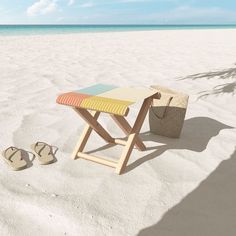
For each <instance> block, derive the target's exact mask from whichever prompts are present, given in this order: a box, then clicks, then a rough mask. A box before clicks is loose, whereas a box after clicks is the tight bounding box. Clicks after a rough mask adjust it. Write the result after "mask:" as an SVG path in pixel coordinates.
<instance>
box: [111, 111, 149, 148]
mask: <svg viewBox="0 0 236 236" xmlns="http://www.w3.org/2000/svg"><path fill="white" fill-rule="evenodd" d="M111 118H112V119H113V120H114V121H115V123H116V124H117V125H118V126H119V127H120V128H121V129H122V130H123V132H124V133H125V134H126V135H129V134H130V132H131V130H132V127H131V126H130V125H129V123H128V121H127V120H126V119H125V118H124V117H123V116H118V115H111ZM135 146H136V147H137V149H138V150H139V151H145V150H146V146H145V145H144V143H143V141H142V140H141V139H140V138H139V136H138V137H137V138H136V143H135Z"/></svg>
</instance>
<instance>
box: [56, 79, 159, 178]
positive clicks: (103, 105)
mask: <svg viewBox="0 0 236 236" xmlns="http://www.w3.org/2000/svg"><path fill="white" fill-rule="evenodd" d="M154 98H155V99H158V98H160V94H159V93H157V92H156V90H154V89H150V88H117V87H115V86H112V85H104V84H97V85H94V86H91V87H88V88H85V89H81V90H78V91H73V92H70V93H65V94H61V95H59V97H58V98H57V103H59V104H63V105H68V106H72V107H73V109H74V110H75V111H76V112H77V113H78V114H79V115H80V116H81V117H82V118H83V119H84V120H85V121H86V123H87V125H86V127H85V128H84V130H83V133H82V135H81V137H80V139H79V141H78V143H77V145H76V147H75V148H74V151H73V153H72V158H73V159H76V158H83V159H86V160H90V161H93V162H96V163H100V164H103V165H106V166H110V167H113V168H115V172H116V173H117V174H121V173H122V172H123V171H124V169H125V167H126V164H127V162H128V160H129V157H130V155H131V152H132V150H133V148H134V146H136V147H137V149H138V150H140V151H144V150H146V147H145V145H144V143H143V142H142V140H141V139H140V137H139V132H140V129H141V127H142V124H143V122H144V119H145V117H146V115H147V112H148V110H149V107H150V105H151V103H152V100H153V99H154ZM140 99H142V100H143V104H142V106H141V108H140V110H139V113H138V116H137V118H136V120H135V123H134V125H133V127H131V126H130V125H129V123H128V121H127V120H126V119H125V116H127V114H128V112H129V106H130V105H132V104H134V103H135V102H136V101H138V100H140ZM89 110H90V111H91V112H89ZM101 112H104V113H108V114H109V115H110V116H111V118H112V119H113V120H114V121H115V123H116V124H117V125H118V126H119V127H120V128H121V129H122V130H123V132H124V133H125V134H126V135H127V141H124V140H121V139H115V138H113V137H112V136H111V135H110V134H109V133H108V132H107V131H106V130H105V129H104V128H103V127H102V125H101V124H100V123H99V122H98V121H97V119H98V117H99V114H100V113H101ZM92 130H94V131H95V132H96V133H97V134H98V135H99V136H101V137H102V138H103V139H104V140H105V141H106V142H107V143H113V144H119V145H123V146H124V148H123V152H122V154H121V157H120V159H119V160H118V161H114V160H111V159H105V158H102V157H97V156H93V155H90V154H88V153H85V152H83V150H84V148H85V145H86V143H87V141H88V139H89V136H90V134H91V132H92Z"/></svg>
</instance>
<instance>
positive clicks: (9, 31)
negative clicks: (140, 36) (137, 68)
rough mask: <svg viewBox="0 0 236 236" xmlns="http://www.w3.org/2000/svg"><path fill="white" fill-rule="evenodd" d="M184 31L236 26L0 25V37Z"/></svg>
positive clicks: (234, 26) (233, 27) (232, 27)
mask: <svg viewBox="0 0 236 236" xmlns="http://www.w3.org/2000/svg"><path fill="white" fill-rule="evenodd" d="M186 29H188V30H191V29H236V25H0V36H1V35H38V34H67V33H85V32H115V31H144V30H186Z"/></svg>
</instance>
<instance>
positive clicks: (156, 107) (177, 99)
mask: <svg viewBox="0 0 236 236" xmlns="http://www.w3.org/2000/svg"><path fill="white" fill-rule="evenodd" d="M151 88H154V89H156V90H157V91H158V92H160V94H161V98H160V99H155V100H154V101H153V104H152V106H151V107H150V110H149V124H150V131H151V132H152V133H154V134H158V135H162V136H167V137H170V138H178V137H179V136H180V133H181V130H182V127H183V123H184V117H185V113H186V109H187V105H188V97H189V96H188V95H187V94H183V93H180V92H177V91H173V90H170V89H168V88H165V87H161V86H158V85H157V86H156V85H155V86H154V85H153V86H151Z"/></svg>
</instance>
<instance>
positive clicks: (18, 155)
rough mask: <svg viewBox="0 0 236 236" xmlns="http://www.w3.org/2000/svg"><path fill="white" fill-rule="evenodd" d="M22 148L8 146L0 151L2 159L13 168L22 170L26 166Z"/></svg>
mask: <svg viewBox="0 0 236 236" xmlns="http://www.w3.org/2000/svg"><path fill="white" fill-rule="evenodd" d="M22 151H23V150H22V149H19V148H16V147H9V148H7V149H6V150H5V151H3V152H2V155H3V157H4V158H3V159H4V161H5V162H6V163H7V164H8V165H9V166H11V168H12V169H13V170H22V169H24V168H26V167H27V162H26V161H25V160H24V158H23V152H22Z"/></svg>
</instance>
